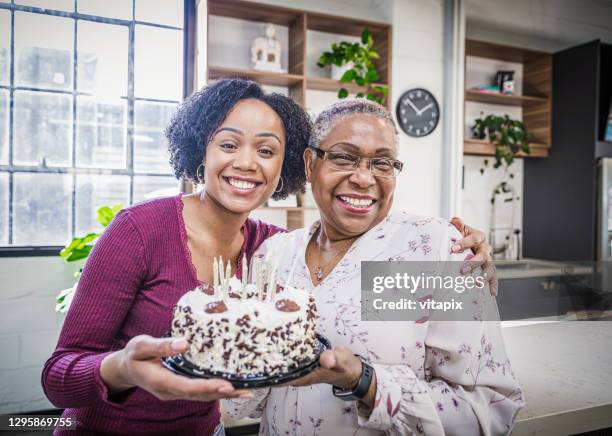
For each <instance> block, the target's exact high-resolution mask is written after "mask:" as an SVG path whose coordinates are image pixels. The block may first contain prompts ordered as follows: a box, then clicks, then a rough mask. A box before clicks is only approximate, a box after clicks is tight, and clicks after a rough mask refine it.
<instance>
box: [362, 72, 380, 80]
mask: <svg viewBox="0 0 612 436" xmlns="http://www.w3.org/2000/svg"><path fill="white" fill-rule="evenodd" d="M379 77H380V76H379V75H378V72H377V71H376V70H375V69H370V70H368V72H367V73H366V75H365V80H366V82H368V83H372V82H376V81H377V80H378V79H379Z"/></svg>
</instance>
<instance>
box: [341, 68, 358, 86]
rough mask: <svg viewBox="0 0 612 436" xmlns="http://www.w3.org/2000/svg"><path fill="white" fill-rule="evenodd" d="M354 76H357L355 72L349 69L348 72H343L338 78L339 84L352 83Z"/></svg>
mask: <svg viewBox="0 0 612 436" xmlns="http://www.w3.org/2000/svg"><path fill="white" fill-rule="evenodd" d="M356 76H357V71H355V70H354V69H352V68H351V69H350V70H346V71H345V72H344V74H343V75H342V77H341V78H340V82H342V83H348V82H352V81H353V80H355V77H356Z"/></svg>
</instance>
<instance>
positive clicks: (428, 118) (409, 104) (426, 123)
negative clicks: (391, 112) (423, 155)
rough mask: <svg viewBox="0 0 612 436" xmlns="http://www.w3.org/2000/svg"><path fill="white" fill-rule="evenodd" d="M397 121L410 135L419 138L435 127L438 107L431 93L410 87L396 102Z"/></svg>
mask: <svg viewBox="0 0 612 436" xmlns="http://www.w3.org/2000/svg"><path fill="white" fill-rule="evenodd" d="M395 114H396V116H397V122H398V123H399V125H400V127H401V129H402V130H403V131H404V132H405V133H406V134H407V135H410V136H413V137H415V138H420V137H423V136H427V135H429V134H430V133H431V132H433V131H434V130H435V129H436V126H437V125H438V121H439V120H440V107H439V106H438V102H437V101H436V98H435V97H434V96H433V94H432V93H431V92H429V91H427V90H426V89H423V88H414V89H410V90H408V91H406V92H404V93H403V94H402V96H401V97H400V99H399V101H398V102H397V109H396V113H395Z"/></svg>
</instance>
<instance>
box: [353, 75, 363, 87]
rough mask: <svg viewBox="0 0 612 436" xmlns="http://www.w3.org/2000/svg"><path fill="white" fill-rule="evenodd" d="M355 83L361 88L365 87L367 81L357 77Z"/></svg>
mask: <svg viewBox="0 0 612 436" xmlns="http://www.w3.org/2000/svg"><path fill="white" fill-rule="evenodd" d="M355 83H357V85H359V86H365V84H366V81H365V79H364V78H363V77H361V76H357V77H355Z"/></svg>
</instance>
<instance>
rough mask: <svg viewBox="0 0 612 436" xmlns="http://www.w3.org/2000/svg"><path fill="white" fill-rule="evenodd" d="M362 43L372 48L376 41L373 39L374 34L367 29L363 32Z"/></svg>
mask: <svg viewBox="0 0 612 436" xmlns="http://www.w3.org/2000/svg"><path fill="white" fill-rule="evenodd" d="M361 43H362V44H365V45H367V46H368V47H372V46H373V45H374V39H373V38H372V34H371V33H370V31H369V30H368V28H367V27H366V28H365V29H363V32H361Z"/></svg>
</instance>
